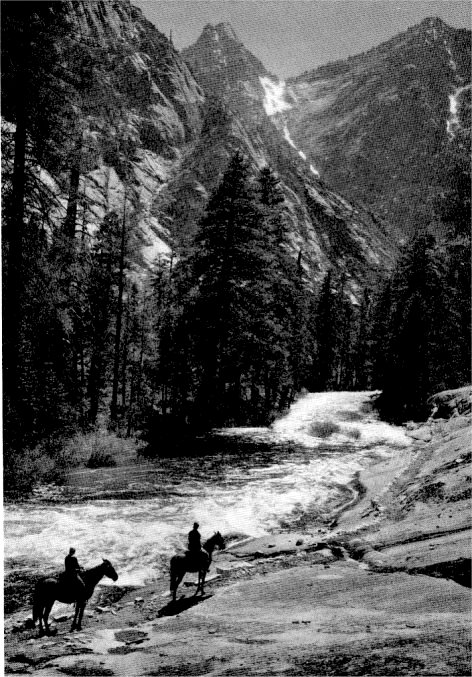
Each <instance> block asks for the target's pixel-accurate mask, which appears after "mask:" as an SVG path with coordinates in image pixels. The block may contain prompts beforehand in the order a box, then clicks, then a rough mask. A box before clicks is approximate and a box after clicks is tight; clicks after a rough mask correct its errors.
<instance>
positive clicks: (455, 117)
mask: <svg viewBox="0 0 472 677" xmlns="http://www.w3.org/2000/svg"><path fill="white" fill-rule="evenodd" d="M471 86H472V85H471V83H469V84H467V85H463V86H462V87H457V88H456V90H455V92H453V94H449V117H448V119H447V122H446V131H447V135H448V137H449V139H450V140H452V139H454V138H455V136H456V133H457V132H458V131H459V129H460V128H461V122H460V119H459V98H460V96H461V94H462V93H463V92H465V91H467V90H468V89H470V88H471Z"/></svg>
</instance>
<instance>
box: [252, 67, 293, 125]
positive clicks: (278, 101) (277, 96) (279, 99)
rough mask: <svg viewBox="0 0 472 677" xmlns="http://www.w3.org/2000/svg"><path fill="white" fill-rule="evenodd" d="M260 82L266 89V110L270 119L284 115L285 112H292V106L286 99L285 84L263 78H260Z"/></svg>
mask: <svg viewBox="0 0 472 677" xmlns="http://www.w3.org/2000/svg"><path fill="white" fill-rule="evenodd" d="M259 80H260V82H261V85H262V87H263V89H264V101H263V105H264V109H265V112H266V113H267V115H268V116H269V117H270V116H272V115H275V114H276V113H282V112H283V111H284V110H290V108H291V107H292V106H291V105H290V104H289V103H288V101H287V100H286V99H285V91H286V87H285V82H283V81H281V82H274V81H273V80H271V79H270V78H267V77H262V76H259Z"/></svg>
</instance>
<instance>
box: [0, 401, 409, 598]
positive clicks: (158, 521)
mask: <svg viewBox="0 0 472 677" xmlns="http://www.w3.org/2000/svg"><path fill="white" fill-rule="evenodd" d="M370 395H371V393H310V394H307V395H305V396H304V397H301V398H300V399H299V400H298V401H297V402H296V403H295V404H294V405H293V406H292V407H291V409H290V411H289V412H288V414H287V415H286V416H284V417H283V418H281V419H280V420H278V421H276V422H275V423H274V424H273V426H271V427H270V428H238V429H235V428H232V429H225V430H221V431H217V432H216V437H217V438H218V436H220V437H221V439H222V440H226V441H227V440H228V438H233V439H234V440H235V441H236V443H237V444H236V447H235V449H236V450H235V451H234V453H231V454H229V455H227V454H223V453H222V454H221V456H220V457H219V458H220V460H218V457H217V459H216V460H215V456H214V455H213V456H212V457H211V458H210V457H204V458H198V459H195V458H188V459H179V460H178V461H177V460H172V459H160V460H159V461H158V462H157V463H158V464H159V466H160V470H161V471H162V472H161V475H162V476H163V484H162V491H160V492H159V494H158V495H157V496H156V497H152V498H145V499H134V500H116V499H110V500H93V501H92V500H90V501H87V502H83V503H75V504H63V505H49V504H38V503H36V504H34V503H23V504H21V505H16V506H6V507H5V510H4V535H5V541H4V542H5V549H4V551H5V558H6V559H5V574H8V573H11V572H13V571H17V570H18V568H19V567H20V568H21V567H22V566H24V563H25V562H28V564H29V566H32V567H34V568H36V567H37V568H39V567H41V568H44V569H48V568H49V569H50V568H51V567H52V568H53V569H54V568H55V569H57V570H60V569H61V568H62V565H63V558H64V556H65V554H66V553H67V550H68V548H69V547H71V546H74V547H76V549H77V555H78V558H79V561H80V563H81V564H82V565H83V566H94V565H95V564H97V563H98V562H99V561H101V558H102V557H106V558H108V559H110V560H111V561H112V562H113V564H114V565H115V567H116V568H117V570H118V572H119V574H120V578H119V582H120V583H121V584H123V585H141V584H144V583H146V582H149V581H152V580H154V579H156V578H160V577H162V576H167V563H168V559H169V558H170V556H171V555H172V554H173V553H174V552H176V551H177V550H179V549H182V548H183V547H185V541H186V533H187V532H188V530H189V529H190V527H191V525H192V523H193V522H194V521H195V520H197V521H198V522H199V523H200V525H201V532H202V535H203V536H204V537H209V536H211V534H212V533H213V531H215V530H219V531H221V532H222V533H223V534H229V533H237V534H245V535H248V536H262V535H264V534H267V533H269V532H271V531H272V530H277V529H278V528H280V525H281V523H284V524H286V523H287V522H288V523H290V520H291V519H295V517H296V516H299V515H300V514H303V513H304V512H310V513H311V514H315V515H316V514H318V513H319V514H320V515H322V514H323V511H324V510H326V507H327V506H329V505H332V504H334V503H336V501H337V502H338V503H339V502H342V500H343V498H345V487H346V485H347V484H348V483H349V482H350V481H351V480H352V479H353V477H354V475H355V473H356V472H358V471H359V470H361V469H362V468H363V467H365V466H366V465H368V464H369V463H371V462H372V457H373V456H375V457H382V456H387V455H391V454H393V453H395V449H398V448H399V447H404V446H407V445H408V444H410V440H409V438H407V437H406V435H405V434H404V432H403V430H402V429H399V428H395V427H393V426H390V425H387V424H385V423H382V422H380V421H378V420H377V419H376V418H375V416H374V415H373V414H372V412H371V411H370V410H369V407H368V402H369V396H370ZM327 431H328V432H329V431H331V432H330V434H329V436H328V437H327V436H326V434H327ZM248 442H250V443H251V444H252V446H251V447H250V448H249V450H248V451H245V444H246V443H248ZM240 443H241V444H240ZM254 445H255V446H254ZM223 448H224V449H226V448H227V447H226V446H223V445H222V449H223ZM254 449H256V451H254ZM177 464H178V465H179V470H178V472H177ZM148 467H149V471H151V469H152V468H154V467H155V464H149V466H148ZM140 472H142V469H141V468H140ZM169 487H170V488H171V490H169Z"/></svg>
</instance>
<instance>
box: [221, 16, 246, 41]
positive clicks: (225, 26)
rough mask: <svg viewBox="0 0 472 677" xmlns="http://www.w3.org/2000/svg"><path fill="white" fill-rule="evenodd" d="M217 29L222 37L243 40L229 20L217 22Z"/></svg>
mask: <svg viewBox="0 0 472 677" xmlns="http://www.w3.org/2000/svg"><path fill="white" fill-rule="evenodd" d="M215 30H216V32H217V33H218V35H219V36H220V37H225V38H229V39H230V40H235V41H236V42H241V40H240V39H239V38H238V36H237V35H236V33H235V31H234V28H233V27H232V25H231V24H230V23H229V21H222V22H221V23H219V24H217V25H216V26H215Z"/></svg>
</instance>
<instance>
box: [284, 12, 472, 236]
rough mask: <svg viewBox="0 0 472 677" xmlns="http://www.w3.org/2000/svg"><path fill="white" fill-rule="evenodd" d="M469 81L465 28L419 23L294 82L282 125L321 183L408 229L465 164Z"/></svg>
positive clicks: (428, 211) (427, 215) (428, 215)
mask: <svg viewBox="0 0 472 677" xmlns="http://www.w3.org/2000/svg"><path fill="white" fill-rule="evenodd" d="M470 81H471V75H470V31H467V30H465V29H455V28H451V27H449V26H447V25H446V24H445V23H444V22H442V21H441V20H440V19H437V18H432V19H425V20H424V21H423V22H422V23H421V24H419V25H417V26H414V27H413V28H410V29H409V30H407V31H406V32H404V33H401V34H400V35H398V36H396V37H394V38H392V39H391V40H389V41H388V42H385V43H384V44H382V45H380V46H378V47H375V48H373V49H371V50H369V51H368V52H366V53H364V54H360V55H358V56H355V57H352V58H349V59H347V60H344V61H338V62H335V63H331V64H327V65H326V66H321V67H320V68H318V69H316V70H314V71H311V72H306V73H304V74H302V75H300V76H299V77H297V78H294V79H292V80H291V81H290V82H289V83H288V85H289V88H288V89H289V93H290V94H291V97H292V98H291V101H290V103H291V108H290V110H288V111H287V112H286V115H287V123H288V127H289V129H290V134H291V135H292V137H293V139H294V141H295V142H296V143H297V144H299V145H300V147H302V148H304V149H307V150H305V152H307V153H309V156H310V158H311V160H312V162H313V163H314V164H315V166H317V167H318V168H319V169H320V172H321V175H322V176H323V178H325V179H326V180H327V181H328V182H330V183H331V184H332V185H333V186H335V187H336V189H337V190H339V191H340V192H341V193H343V194H345V195H347V196H348V197H349V198H350V199H353V200H360V201H361V202H362V203H364V204H365V205H368V206H370V207H371V208H372V209H373V210H374V211H376V212H377V213H378V214H380V215H381V216H382V217H383V218H385V219H387V220H388V221H389V222H390V223H392V224H393V225H394V226H395V228H396V229H397V231H398V233H399V234H401V233H409V232H411V230H412V229H413V228H414V227H415V225H417V224H418V223H419V222H421V221H422V220H427V221H428V220H431V218H432V214H433V203H434V200H435V198H436V197H437V195H438V194H440V193H441V191H443V190H444V189H447V188H448V187H449V183H450V180H451V179H450V174H451V172H452V171H453V169H454V166H455V164H456V163H457V161H458V157H459V158H462V159H464V158H465V160H466V162H468V159H467V158H468V153H469V143H470V131H468V130H470Z"/></svg>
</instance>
